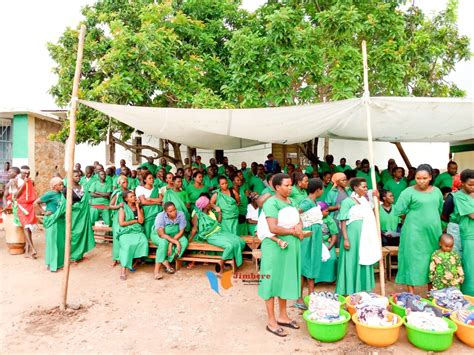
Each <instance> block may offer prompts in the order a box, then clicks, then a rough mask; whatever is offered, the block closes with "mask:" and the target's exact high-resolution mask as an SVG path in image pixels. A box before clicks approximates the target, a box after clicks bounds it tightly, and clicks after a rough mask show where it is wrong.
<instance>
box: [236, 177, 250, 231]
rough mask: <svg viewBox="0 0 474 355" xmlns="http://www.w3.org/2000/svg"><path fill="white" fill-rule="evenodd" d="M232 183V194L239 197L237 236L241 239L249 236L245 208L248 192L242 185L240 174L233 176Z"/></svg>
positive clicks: (247, 202) (247, 201)
mask: <svg viewBox="0 0 474 355" xmlns="http://www.w3.org/2000/svg"><path fill="white" fill-rule="evenodd" d="M232 182H233V184H234V187H233V189H234V193H235V194H237V193H238V194H239V197H240V203H239V217H238V221H239V224H238V227H237V235H239V236H241V237H243V236H246V235H248V234H249V228H248V225H247V206H248V204H249V199H248V195H249V193H250V191H249V190H248V188H247V186H246V185H244V184H243V178H242V174H235V175H234V178H233V179H232Z"/></svg>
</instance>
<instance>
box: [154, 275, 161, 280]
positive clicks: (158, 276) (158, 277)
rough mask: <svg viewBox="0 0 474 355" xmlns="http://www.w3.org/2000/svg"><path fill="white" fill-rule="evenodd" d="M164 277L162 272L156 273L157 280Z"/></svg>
mask: <svg viewBox="0 0 474 355" xmlns="http://www.w3.org/2000/svg"><path fill="white" fill-rule="evenodd" d="M162 278H163V275H161V274H156V275H155V280H161V279H162Z"/></svg>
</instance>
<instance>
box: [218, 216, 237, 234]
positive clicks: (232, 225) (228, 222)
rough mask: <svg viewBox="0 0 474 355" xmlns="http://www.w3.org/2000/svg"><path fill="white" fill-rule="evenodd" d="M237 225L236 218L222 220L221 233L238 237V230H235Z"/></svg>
mask: <svg viewBox="0 0 474 355" xmlns="http://www.w3.org/2000/svg"><path fill="white" fill-rule="evenodd" d="M238 224H239V220H238V218H237V217H235V218H229V219H222V222H221V228H222V231H224V232H228V233H231V234H235V235H238V228H237V226H238Z"/></svg>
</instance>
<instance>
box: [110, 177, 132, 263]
mask: <svg viewBox="0 0 474 355" xmlns="http://www.w3.org/2000/svg"><path fill="white" fill-rule="evenodd" d="M117 185H118V188H117V189H115V190H114V191H113V192H112V196H111V197H110V206H109V208H110V214H111V220H112V266H116V265H117V264H118V262H119V257H120V255H119V252H120V246H119V242H118V240H117V231H118V229H119V228H120V226H119V222H118V210H119V209H120V207H122V206H123V204H124V200H123V193H124V192H127V191H129V189H128V179H127V177H126V176H125V175H120V176H119V177H118V179H117Z"/></svg>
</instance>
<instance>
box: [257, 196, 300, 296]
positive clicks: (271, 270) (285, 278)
mask: <svg viewBox="0 0 474 355" xmlns="http://www.w3.org/2000/svg"><path fill="white" fill-rule="evenodd" d="M289 206H292V204H289V203H287V202H285V201H281V200H280V199H277V198H276V197H270V198H269V199H268V200H267V201H265V203H264V205H263V211H264V212H265V215H266V216H267V218H268V217H272V218H278V212H279V211H280V210H281V209H283V208H285V207H289ZM278 238H280V239H282V240H284V241H285V242H287V243H288V246H287V247H286V248H285V249H281V248H280V246H279V245H278V244H277V243H275V242H274V241H273V240H271V239H269V238H265V239H264V240H263V241H262V244H261V250H262V259H261V265H260V275H261V281H260V284H259V286H258V295H259V296H260V297H261V298H263V299H264V300H268V299H270V298H272V297H279V298H282V299H298V298H299V297H300V295H301V242H300V240H299V239H298V238H296V237H295V236H293V235H282V236H278Z"/></svg>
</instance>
